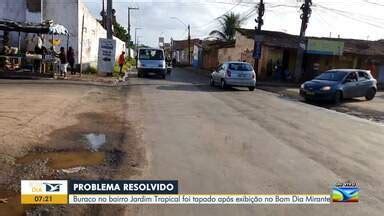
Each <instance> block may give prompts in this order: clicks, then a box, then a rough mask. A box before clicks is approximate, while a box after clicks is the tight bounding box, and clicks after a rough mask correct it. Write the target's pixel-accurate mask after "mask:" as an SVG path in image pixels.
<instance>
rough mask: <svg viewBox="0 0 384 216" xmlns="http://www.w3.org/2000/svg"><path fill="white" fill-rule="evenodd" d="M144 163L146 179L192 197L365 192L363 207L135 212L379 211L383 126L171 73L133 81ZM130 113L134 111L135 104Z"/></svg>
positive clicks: (383, 187)
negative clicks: (345, 187) (345, 186)
mask: <svg viewBox="0 0 384 216" xmlns="http://www.w3.org/2000/svg"><path fill="white" fill-rule="evenodd" d="M127 94H128V97H127V100H129V102H128V104H135V107H134V109H133V110H132V109H131V110H130V112H129V113H130V114H129V115H131V116H135V118H139V117H140V118H141V120H140V122H141V123H140V126H137V127H140V130H141V134H142V140H143V146H144V148H145V149H146V158H147V167H146V168H145V170H144V174H143V175H140V176H136V177H135V178H139V179H177V180H179V192H180V193H190V194H210V193H214V194H228V193H235V194H244V193H245V194H328V193H330V190H331V186H332V185H333V184H334V183H336V182H339V181H347V180H351V181H356V182H357V183H358V184H359V185H360V187H361V196H360V202H359V203H358V204H331V205H326V206H316V205H310V206H292V205H289V206H192V205H186V206H180V205H178V206H137V207H132V208H131V209H128V211H129V213H133V212H135V213H137V214H138V215H382V212H383V210H384V199H383V197H384V178H383V176H384V160H383V158H384V141H383V140H384V127H383V126H382V125H380V124H377V123H374V122H370V121H368V120H365V119H361V118H357V117H354V116H350V115H346V114H343V113H338V112H336V111H332V110H328V109H324V108H321V107H316V106H312V105H309V104H305V103H300V102H297V101H292V100H287V99H284V98H281V97H279V96H278V95H276V94H273V93H268V92H265V91H262V90H256V91H255V92H249V91H248V90H247V89H230V90H225V91H223V90H221V89H219V88H211V87H209V86H208V80H207V78H206V77H203V76H199V75H195V74H193V73H191V72H187V71H185V70H184V69H174V71H173V72H172V75H171V76H169V77H167V79H166V80H161V79H157V78H145V79H138V78H136V77H131V78H130V80H129V89H128V93H127ZM128 109H129V108H128Z"/></svg>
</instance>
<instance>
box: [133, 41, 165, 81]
mask: <svg viewBox="0 0 384 216" xmlns="http://www.w3.org/2000/svg"><path fill="white" fill-rule="evenodd" d="M137 58H138V59H137V76H138V77H144V76H146V75H148V74H156V75H160V76H161V77H162V78H163V79H165V75H166V73H167V65H166V63H165V56H164V50H162V49H153V48H141V49H139V51H138V56H137Z"/></svg>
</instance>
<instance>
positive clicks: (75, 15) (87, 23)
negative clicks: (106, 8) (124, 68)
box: [43, 0, 125, 67]
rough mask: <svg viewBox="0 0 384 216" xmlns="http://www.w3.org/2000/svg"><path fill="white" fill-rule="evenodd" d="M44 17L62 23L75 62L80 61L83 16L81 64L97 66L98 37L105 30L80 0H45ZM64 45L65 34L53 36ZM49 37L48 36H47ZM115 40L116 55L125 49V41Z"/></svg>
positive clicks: (103, 33)
mask: <svg viewBox="0 0 384 216" xmlns="http://www.w3.org/2000/svg"><path fill="white" fill-rule="evenodd" d="M43 12H44V13H43V14H44V19H52V20H53V21H54V22H55V23H59V24H62V25H64V26H65V27H66V28H67V29H68V31H69V33H70V34H71V36H70V38H69V46H71V47H72V48H73V49H74V50H75V60H76V63H80V52H81V34H82V19H83V16H84V32H83V33H84V36H83V59H82V60H83V64H84V65H85V66H88V65H90V66H92V67H96V66H97V55H98V49H99V38H106V36H107V32H106V30H105V29H104V28H103V27H102V26H101V25H100V24H99V22H98V21H97V20H96V18H95V17H94V16H93V15H92V14H91V12H90V11H89V10H88V8H87V7H86V6H85V4H84V3H83V2H82V1H81V0H45V4H44V11H43ZM55 38H60V40H61V41H62V44H61V46H63V47H66V44H67V37H66V36H55ZM48 39H50V38H48ZM114 39H115V40H116V44H117V47H116V55H118V54H120V53H121V51H123V50H125V43H124V42H122V41H121V40H119V39H117V38H114Z"/></svg>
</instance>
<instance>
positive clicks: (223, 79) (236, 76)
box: [209, 61, 256, 91]
mask: <svg viewBox="0 0 384 216" xmlns="http://www.w3.org/2000/svg"><path fill="white" fill-rule="evenodd" d="M209 83H210V85H211V86H215V85H217V84H218V85H220V87H221V88H222V89H225V88H227V87H231V86H234V87H248V89H249V90H250V91H253V90H255V87H256V74H255V71H254V70H253V67H252V66H251V65H250V64H248V63H246V62H240V61H230V62H225V63H224V64H221V65H219V66H218V67H217V69H216V70H215V71H213V72H212V73H211V76H210V81H209Z"/></svg>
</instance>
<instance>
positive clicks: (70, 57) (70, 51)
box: [67, 47, 76, 75]
mask: <svg viewBox="0 0 384 216" xmlns="http://www.w3.org/2000/svg"><path fill="white" fill-rule="evenodd" d="M67 60H68V63H69V66H70V67H71V74H72V75H75V74H76V71H75V67H74V65H75V52H74V51H73V48H72V47H69V48H68V53H67Z"/></svg>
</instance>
